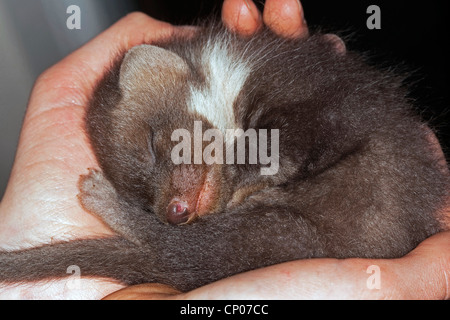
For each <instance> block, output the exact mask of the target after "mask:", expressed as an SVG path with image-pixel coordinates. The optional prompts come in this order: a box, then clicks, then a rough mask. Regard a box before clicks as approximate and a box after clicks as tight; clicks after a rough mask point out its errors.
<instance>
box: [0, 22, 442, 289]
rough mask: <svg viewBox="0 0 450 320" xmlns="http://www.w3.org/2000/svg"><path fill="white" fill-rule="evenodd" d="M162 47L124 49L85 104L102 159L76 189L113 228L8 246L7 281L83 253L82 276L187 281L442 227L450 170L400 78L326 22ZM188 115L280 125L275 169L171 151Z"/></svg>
mask: <svg viewBox="0 0 450 320" xmlns="http://www.w3.org/2000/svg"><path fill="white" fill-rule="evenodd" d="M154 45H156V46H157V47H154V46H140V47H136V48H134V49H132V50H131V51H130V52H129V53H128V54H127V55H126V56H124V57H122V58H120V59H118V62H117V63H116V64H115V66H114V67H113V68H112V69H111V71H110V72H108V74H106V75H105V78H104V79H103V80H102V81H101V82H100V83H99V85H98V88H97V91H96V93H95V95H94V97H93V99H92V103H91V105H90V106H89V110H88V112H87V116H86V128H87V132H88V135H89V137H90V138H91V142H92V146H93V148H94V150H95V153H96V155H97V157H98V160H99V163H100V165H101V169H102V172H98V171H91V173H90V174H89V175H88V176H83V177H82V178H81V180H80V190H81V193H80V195H79V198H80V201H81V203H82V204H83V206H84V207H85V208H86V209H87V210H89V211H91V212H92V213H93V214H96V215H98V216H99V217H100V218H102V219H103V220H104V221H105V222H106V223H107V224H108V225H110V226H111V227H112V228H113V229H114V230H115V231H116V232H117V234H118V237H117V238H113V239H99V240H81V241H72V242H68V243H61V244H55V245H48V246H43V247H41V248H35V249H30V250H24V251H19V252H11V253H2V254H0V270H1V272H0V281H4V282H16V281H27V280H36V279H42V278H51V277H64V276H66V275H67V274H66V269H67V267H68V266H70V265H78V266H79V267H80V269H81V274H82V276H100V277H111V278H115V279H118V280H120V281H122V282H124V283H126V284H137V283H143V282H159V283H164V284H168V285H172V286H174V287H176V288H178V289H180V290H190V289H193V288H196V287H198V286H201V285H204V284H207V283H210V282H212V281H215V280H218V279H221V278H224V277H227V276H230V275H233V274H236V273H240V272H243V271H247V270H252V269H255V268H259V267H264V266H268V265H272V264H276V263H280V262H284V261H291V260H295V259H304V258H312V257H336V258H346V257H371V258H393V257H400V256H402V255H404V254H406V253H407V252H409V251H410V250H412V249H413V248H414V247H415V246H416V245H417V244H418V243H419V242H421V241H422V240H424V239H425V238H427V237H429V236H430V235H432V234H434V233H436V232H439V231H440V230H442V228H443V227H442V225H443V224H441V221H440V219H441V217H440V216H439V213H441V212H442V210H443V208H444V207H445V206H447V205H448V204H449V203H448V200H449V185H450V184H449V177H448V176H445V175H443V174H442V171H443V170H441V169H442V168H440V167H439V163H438V161H437V159H436V157H435V156H434V155H433V154H432V152H431V150H430V147H429V142H428V140H427V138H426V135H427V132H428V131H427V129H426V125H425V124H424V123H422V122H421V121H420V119H419V118H418V117H417V116H415V115H413V114H412V112H411V105H410V104H409V102H408V101H407V99H406V98H405V95H406V92H405V90H404V89H403V88H402V86H401V79H399V77H397V76H394V75H392V74H387V73H384V72H380V71H378V70H376V69H374V68H372V67H369V66H367V65H366V64H365V63H364V62H363V60H362V59H361V58H360V57H358V56H357V55H356V54H354V53H351V52H344V51H343V50H342V46H341V45H340V46H339V50H337V49H336V38H335V37H333V36H324V35H321V34H316V35H313V36H311V37H310V38H308V39H304V40H303V39H302V40H285V39H280V38H278V37H277V36H275V35H274V34H272V33H271V32H270V31H269V30H264V31H262V32H261V33H260V34H258V35H256V36H254V37H252V38H251V39H241V38H239V37H237V36H236V35H233V34H230V33H229V32H228V31H226V30H225V29H224V28H223V27H221V26H217V25H215V26H212V27H208V28H205V30H204V31H203V32H201V33H199V34H198V35H196V36H195V37H193V38H191V39H174V40H173V41H171V42H168V43H159V44H154ZM195 120H200V121H202V122H203V130H206V129H208V128H218V129H220V130H224V129H227V128H229V127H230V126H231V127H232V128H241V129H243V130H246V129H248V128H255V129H269V130H270V129H279V130H280V169H279V171H278V173H277V174H276V175H274V176H262V175H261V174H260V167H261V165H249V164H246V165H237V164H235V165H222V166H220V165H210V166H207V165H206V164H202V165H194V164H192V165H184V164H181V165H175V164H174V163H173V162H172V161H171V158H170V151H171V150H172V148H173V147H174V146H175V145H176V144H177V142H173V141H171V139H170V137H171V134H172V132H173V131H174V130H175V129H179V128H185V129H187V130H189V131H191V132H192V130H193V126H194V121H195ZM206 145H207V143H204V147H205V146H206ZM205 195H206V196H205ZM175 198H176V199H178V200H180V199H181V200H182V201H184V202H183V203H186V206H188V207H189V208H190V210H192V209H191V207H192V204H193V203H194V204H195V203H196V204H197V207H196V209H195V210H197V211H198V213H197V216H196V217H195V218H196V219H192V220H190V221H189V222H190V223H189V224H185V225H171V224H168V223H167V206H168V205H169V204H170V203H171V201H173V199H175ZM199 199H200V200H199ZM178 200H177V201H178ZM181 200H180V201H181ZM198 203H200V204H204V206H203V207H202V208H203V209H202V210H203V211H202V210H201V209H199V205H198ZM200 211H202V212H200Z"/></svg>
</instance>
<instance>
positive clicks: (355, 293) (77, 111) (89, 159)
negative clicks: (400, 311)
mask: <svg viewBox="0 0 450 320" xmlns="http://www.w3.org/2000/svg"><path fill="white" fill-rule="evenodd" d="M303 17H304V16H303V9H302V8H301V5H299V3H298V2H297V0H267V1H266V5H265V9H264V12H263V13H260V12H259V11H258V10H257V8H256V6H255V5H254V3H253V2H251V1H250V0H248V1H244V0H226V1H225V2H224V5H223V10H222V19H223V21H224V22H225V24H226V25H227V26H228V28H230V29H231V30H233V31H235V32H237V33H239V34H241V35H243V36H251V35H252V34H253V33H255V32H257V31H258V30H259V29H260V28H261V27H262V26H263V24H265V25H267V26H268V27H269V28H271V29H272V30H273V31H274V32H276V33H278V34H279V35H281V36H284V37H306V36H307V35H308V27H307V25H306V22H305V20H304V18H303ZM192 32H195V29H194V28H192V27H174V26H172V25H169V24H167V23H164V22H160V21H157V20H154V19H152V18H150V17H148V16H146V15H144V14H141V13H133V14H131V15H128V16H126V17H124V18H123V19H121V20H120V21H119V22H117V23H116V24H115V25H113V26H112V27H111V28H109V29H108V30H106V31H105V32H104V33H102V34H101V35H99V36H98V37H96V38H95V39H93V40H92V41H90V42H89V43H88V44H86V45H85V46H83V47H82V48H80V49H79V50H77V51H75V52H74V53H72V54H71V55H69V56H68V57H66V58H65V59H64V60H62V61H61V62H59V63H58V64H56V65H54V66H53V67H51V68H50V69H48V70H47V71H46V72H44V73H43V74H42V75H41V76H40V77H39V79H38V80H37V82H36V84H35V86H34V89H33V92H32V95H31V97H30V101H29V105H28V109H27V113H26V116H25V120H24V124H23V128H22V132H21V137H20V142H19V147H18V151H17V155H16V159H15V163H14V167H13V170H12V174H11V178H10V181H9V183H8V187H7V190H6V193H5V196H4V198H3V200H2V202H1V203H0V247H1V248H4V249H21V248H26V247H34V246H38V245H41V244H48V243H52V242H55V241H59V240H72V239H80V238H87V237H89V238H95V237H107V236H111V235H113V232H112V231H111V230H110V229H109V228H108V227H107V226H106V225H104V224H103V223H102V222H101V221H99V220H98V219H97V218H96V217H94V216H93V215H90V214H89V213H87V212H85V211H84V210H83V209H82V208H81V206H80V204H79V203H78V200H77V197H76V195H77V194H78V192H79V191H78V188H77V182H78V179H79V176H80V175H82V174H86V173H87V168H98V164H97V162H96V159H95V156H94V154H93V152H92V150H91V149H90V147H89V144H88V140H87V137H86V135H85V133H84V132H83V130H82V128H83V115H84V112H85V110H86V107H87V104H88V99H89V97H90V96H91V94H92V92H93V88H94V85H95V83H96V82H97V81H98V79H100V77H101V76H102V74H103V72H104V71H105V70H106V69H107V68H108V66H109V63H110V61H111V60H113V58H114V56H115V55H116V53H117V52H119V51H123V50H127V49H129V48H131V47H133V46H135V45H139V44H142V43H151V42H152V41H156V40H158V39H162V38H165V37H170V36H171V35H173V34H175V33H185V34H191V33H192ZM430 152H435V153H436V154H438V155H439V156H440V157H441V159H442V161H445V158H444V156H443V154H442V151H441V148H440V146H439V144H438V142H437V140H436V138H435V136H434V135H433V134H430ZM443 174H448V171H446V170H443ZM446 216H447V217H449V218H450V208H448V209H447V210H446ZM449 248H450V232H443V233H440V234H437V235H435V236H433V237H431V238H429V239H427V240H425V241H424V242H423V243H421V244H420V245H419V247H417V248H416V249H415V250H414V251H412V252H411V253H410V254H408V255H407V256H405V257H403V258H400V259H395V260H370V259H345V260H336V259H313V260H304V261H294V262H290V263H284V264H280V265H276V266H272V267H268V268H264V269H259V270H256V271H252V272H247V273H243V274H239V275H236V276H234V277H231V278H228V279H226V280H221V281H218V282H215V283H212V284H210V285H207V286H205V287H201V288H198V289H196V290H193V291H191V292H187V293H178V292H176V291H174V290H171V289H169V288H167V287H164V286H159V285H154V284H148V285H140V286H135V287H128V288H124V286H123V285H121V284H119V283H117V282H115V281H113V280H109V279H92V278H91V279H88V278H82V279H81V282H80V283H79V285H78V286H76V288H73V287H72V288H69V287H68V286H67V280H55V281H50V282H49V281H46V282H39V283H30V284H21V285H15V286H11V285H8V286H5V285H4V286H0V298H2V299H8V298H9V299H11V298H13V299H14V298H30V299H33V298H38V299H45V298H50V299H52V298H53V299H54V298H60V299H69V298H87V299H99V298H103V297H105V296H107V295H109V298H111V299H227V298H231V299H241V298H242V299H248V298H255V299H265V298H267V299H311V298H318V299H327V298H331V299H403V298H406V299H449V298H450V250H449ZM371 265H376V266H378V267H379V268H380V271H381V288H380V289H372V290H371V289H369V288H368V287H367V279H368V278H369V276H370V275H371V274H368V273H366V270H367V268H368V266H371ZM120 289H123V290H120ZM118 290H119V291H118ZM110 294H112V295H110Z"/></svg>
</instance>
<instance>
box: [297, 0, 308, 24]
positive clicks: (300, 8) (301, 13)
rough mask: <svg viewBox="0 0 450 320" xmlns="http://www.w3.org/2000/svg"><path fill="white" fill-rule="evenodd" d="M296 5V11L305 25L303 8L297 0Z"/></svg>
mask: <svg viewBox="0 0 450 320" xmlns="http://www.w3.org/2000/svg"><path fill="white" fill-rule="evenodd" d="M297 4H298V10H299V11H300V16H301V17H302V20H303V22H304V23H305V24H306V20H305V11H304V10H303V6H302V4H301V2H300V0H297Z"/></svg>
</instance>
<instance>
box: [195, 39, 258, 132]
mask: <svg viewBox="0 0 450 320" xmlns="http://www.w3.org/2000/svg"><path fill="white" fill-rule="evenodd" d="M229 45H230V44H229V43H228V42H227V41H226V39H220V40H219V41H212V40H210V41H208V43H207V45H206V46H205V48H204V49H203V52H202V57H201V63H202V66H203V67H204V71H205V77H206V86H204V87H202V88H197V87H194V86H192V87H191V90H190V93H191V95H190V97H189V98H188V108H189V110H190V111H191V112H197V113H198V114H200V115H202V116H204V117H205V118H206V119H208V121H209V122H210V123H211V124H212V125H213V126H214V127H215V128H217V129H219V130H220V131H222V133H223V134H224V135H226V130H227V129H236V128H237V127H238V126H237V124H236V123H235V116H234V112H233V105H234V102H235V101H236V98H237V97H238V95H239V93H240V92H241V90H242V87H243V86H244V83H245V81H246V79H247V77H248V75H249V74H250V67H249V65H248V64H246V63H245V62H243V61H242V59H240V58H237V57H233V56H232V53H230V51H229V50H228V49H227V47H228V46H229ZM225 137H226V136H225Z"/></svg>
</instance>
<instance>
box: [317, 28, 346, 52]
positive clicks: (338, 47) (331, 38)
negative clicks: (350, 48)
mask: <svg viewBox="0 0 450 320" xmlns="http://www.w3.org/2000/svg"><path fill="white" fill-rule="evenodd" d="M322 37H323V39H324V40H325V41H326V42H327V43H328V44H329V45H331V47H332V49H333V51H334V52H335V53H337V54H338V55H339V56H343V55H345V54H346V53H347V47H346V46H345V43H344V40H342V39H341V38H340V37H339V36H338V35H335V34H333V33H327V34H325V35H323V36H322Z"/></svg>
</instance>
